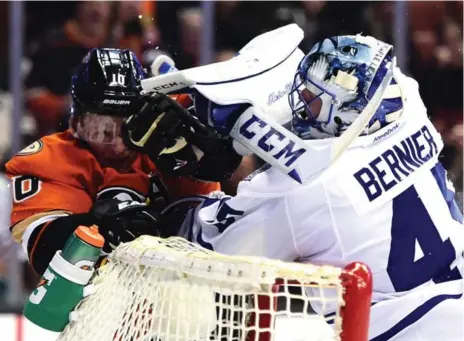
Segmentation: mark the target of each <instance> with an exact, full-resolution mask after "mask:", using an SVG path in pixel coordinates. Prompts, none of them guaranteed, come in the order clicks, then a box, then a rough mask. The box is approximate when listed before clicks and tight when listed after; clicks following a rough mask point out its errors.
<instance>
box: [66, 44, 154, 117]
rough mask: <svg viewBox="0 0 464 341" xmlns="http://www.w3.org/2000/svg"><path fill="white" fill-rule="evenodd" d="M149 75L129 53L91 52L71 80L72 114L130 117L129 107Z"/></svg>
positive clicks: (112, 50) (106, 50)
mask: <svg viewBox="0 0 464 341" xmlns="http://www.w3.org/2000/svg"><path fill="white" fill-rule="evenodd" d="M146 76H147V74H146V73H145V71H144V70H143V68H142V66H141V64H140V62H139V61H138V60H137V57H136V56H135V54H134V53H133V52H132V51H130V50H120V49H110V48H94V49H92V50H90V51H89V52H88V54H87V55H86V56H85V57H84V59H83V61H82V63H81V64H80V65H79V66H78V68H77V71H76V73H75V74H74V76H73V77H72V81H71V96H72V100H73V106H72V114H73V115H76V114H77V115H78V114H80V113H84V112H91V113H96V114H106V115H112V116H123V117H125V116H129V115H130V114H129V112H128V109H129V107H131V104H132V103H133V102H134V101H135V100H137V99H138V98H139V97H140V80H142V79H144V78H145V77H146Z"/></svg>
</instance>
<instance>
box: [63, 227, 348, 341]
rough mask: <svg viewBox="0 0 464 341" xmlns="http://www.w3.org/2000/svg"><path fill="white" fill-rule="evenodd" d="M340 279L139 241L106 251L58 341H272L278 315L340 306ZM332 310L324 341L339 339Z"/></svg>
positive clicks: (320, 271) (336, 271) (323, 270)
mask: <svg viewBox="0 0 464 341" xmlns="http://www.w3.org/2000/svg"><path fill="white" fill-rule="evenodd" d="M341 273H342V269H340V268H337V267H332V266H315V265H310V264H301V263H285V262H280V261H275V260H268V259H264V258H257V257H236V256H225V255H221V254H218V253H215V252H211V251H208V250H205V249H203V248H201V247H199V246H197V245H193V244H191V243H189V242H187V241H186V240H184V239H181V238H169V239H160V238H156V237H148V236H144V237H141V238H139V239H137V240H136V241H134V242H131V243H127V244H122V245H120V246H119V247H118V248H117V249H116V250H115V251H114V252H113V254H112V255H111V257H110V259H109V261H108V263H107V264H106V265H104V266H103V267H102V268H101V269H100V270H99V273H98V276H96V277H95V279H94V281H93V284H94V285H95V292H94V293H93V294H92V295H90V296H89V297H87V298H86V299H84V300H83V301H82V302H81V303H80V304H79V305H78V307H77V308H76V311H77V312H78V313H77V316H78V318H77V320H76V321H73V322H71V323H70V324H69V325H68V326H67V327H66V329H65V331H64V332H63V333H62V334H61V335H60V337H59V339H58V340H59V341H195V340H198V341H200V340H218V341H258V340H259V341H274V340H276V332H275V324H276V320H277V319H278V318H279V317H280V316H286V317H290V318H295V317H298V318H299V319H307V320H308V321H309V320H312V321H314V314H312V313H311V307H310V306H311V305H312V306H313V307H314V306H317V307H318V308H317V310H318V311H320V312H321V313H322V314H323V315H324V314H326V313H331V312H333V311H334V307H342V306H343V305H344V299H343V297H344V296H343V294H344V287H343V286H342V283H341V280H340V275H341ZM276 283H279V284H280V285H275V284H276ZM302 288H304V289H308V290H302ZM335 312H336V313H335V314H332V315H331V316H332V317H331V318H330V319H331V322H333V323H334V331H335V332H334V333H333V334H332V332H331V334H332V335H333V336H331V338H330V339H333V340H339V339H340V331H341V327H342V316H341V314H339V313H337V312H339V309H338V310H337V309H335ZM303 340H314V339H311V335H306V336H305V338H303ZM324 340H327V339H324ZM277 341H279V340H277Z"/></svg>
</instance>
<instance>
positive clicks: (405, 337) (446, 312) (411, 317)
mask: <svg viewBox="0 0 464 341" xmlns="http://www.w3.org/2000/svg"><path fill="white" fill-rule="evenodd" d="M463 286H464V281H462V280H460V281H453V282H447V283H442V284H437V285H431V286H430V287H427V288H424V289H423V290H417V291H416V290H415V291H413V292H410V293H408V294H406V295H404V296H402V297H398V298H393V299H389V300H385V301H382V302H379V303H376V304H374V305H373V306H372V308H371V319H370V329H369V340H370V341H387V340H388V341H437V340H442V341H462V340H464V298H463V294H462V293H463V289H464V288H463Z"/></svg>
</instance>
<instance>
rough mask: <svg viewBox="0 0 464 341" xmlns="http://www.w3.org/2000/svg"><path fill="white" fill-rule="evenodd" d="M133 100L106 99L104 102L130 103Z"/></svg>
mask: <svg viewBox="0 0 464 341" xmlns="http://www.w3.org/2000/svg"><path fill="white" fill-rule="evenodd" d="M130 103H131V101H128V100H124V99H105V100H103V104H116V105H129V104H130Z"/></svg>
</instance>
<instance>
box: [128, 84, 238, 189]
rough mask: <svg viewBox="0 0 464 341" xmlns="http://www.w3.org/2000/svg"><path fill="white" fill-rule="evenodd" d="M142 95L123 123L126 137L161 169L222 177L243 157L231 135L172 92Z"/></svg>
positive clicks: (173, 173)
mask: <svg viewBox="0 0 464 341" xmlns="http://www.w3.org/2000/svg"><path fill="white" fill-rule="evenodd" d="M143 99H144V100H145V102H146V103H145V104H144V105H143V106H142V109H140V111H138V113H136V114H134V115H132V116H130V117H129V118H128V119H127V120H126V122H125V124H124V125H123V138H124V141H125V143H126V145H127V146H128V147H129V148H133V149H135V150H138V151H139V152H141V153H144V154H147V155H148V156H149V157H150V159H151V160H152V161H153V162H154V163H155V164H156V166H157V167H158V169H159V170H160V171H161V172H162V173H164V174H168V175H171V176H176V177H180V176H192V177H194V178H196V179H199V180H204V181H223V180H227V179H228V178H229V177H230V176H231V175H232V173H233V172H234V171H235V169H236V168H237V167H238V166H239V165H240V162H241V159H242V157H241V156H240V155H238V154H237V153H236V152H235V151H234V150H233V148H232V140H231V139H229V138H225V137H223V136H221V135H220V134H218V133H217V132H216V130H214V129H213V128H211V127H208V126H206V125H204V124H203V123H201V122H200V121H199V120H198V119H197V118H196V117H195V116H194V115H193V113H192V112H191V111H189V110H187V109H185V108H183V107H182V106H181V105H180V104H179V103H177V102H176V101H174V100H173V99H171V98H170V97H169V96H167V95H164V94H158V93H156V94H154V95H152V96H146V97H144V98H143ZM191 110H192V109H191Z"/></svg>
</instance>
